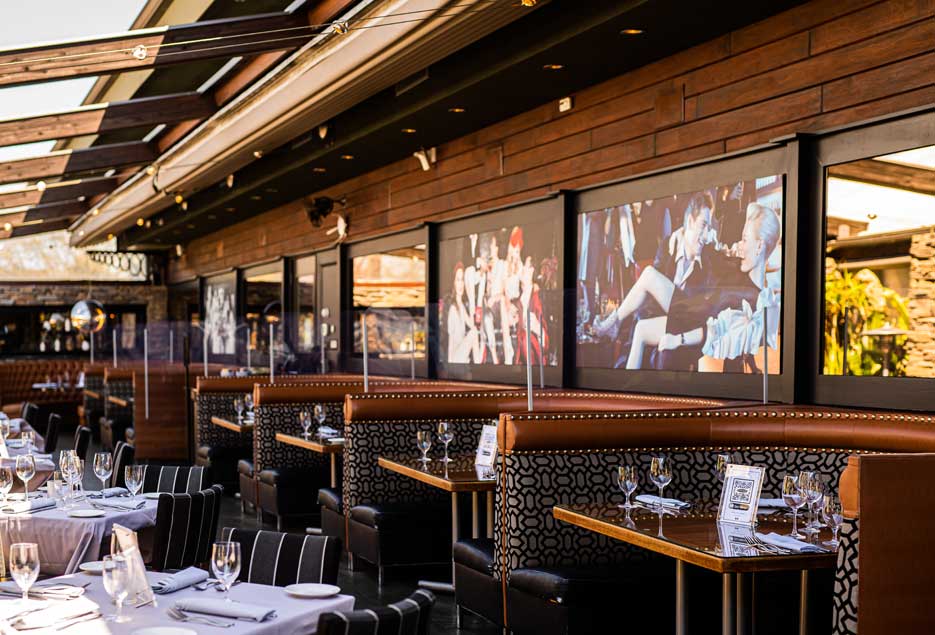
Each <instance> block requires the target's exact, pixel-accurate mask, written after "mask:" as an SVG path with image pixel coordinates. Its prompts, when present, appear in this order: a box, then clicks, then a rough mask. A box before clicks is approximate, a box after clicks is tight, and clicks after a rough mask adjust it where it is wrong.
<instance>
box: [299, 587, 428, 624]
mask: <svg viewBox="0 0 935 635" xmlns="http://www.w3.org/2000/svg"><path fill="white" fill-rule="evenodd" d="M434 604H435V596H434V595H433V594H432V593H431V592H430V591H426V590H425V589H419V590H418V591H416V592H415V593H413V594H412V595H410V596H409V597H408V598H406V599H405V600H402V601H400V602H394V603H393V604H389V605H387V606H385V607H380V608H376V609H366V610H360V611H336V612H332V613H324V614H323V615H322V616H321V617H320V618H318V630H317V631H316V633H318V635H427V634H428V632H429V630H430V628H431V617H430V616H431V611H432V606H434Z"/></svg>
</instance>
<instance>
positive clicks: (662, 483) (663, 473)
mask: <svg viewBox="0 0 935 635" xmlns="http://www.w3.org/2000/svg"><path fill="white" fill-rule="evenodd" d="M649 478H650V480H651V481H652V482H653V484H655V486H656V487H658V488H659V504H660V505H662V498H663V495H662V492H663V490H664V489H665V487H666V485H668V484H669V483H671V482H672V461H670V460H669V459H667V458H666V457H664V456H654V457H653V460H652V462H651V463H650V464H649Z"/></svg>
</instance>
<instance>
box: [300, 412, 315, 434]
mask: <svg viewBox="0 0 935 635" xmlns="http://www.w3.org/2000/svg"><path fill="white" fill-rule="evenodd" d="M299 423H300V424H301V425H302V438H303V439H305V440H308V431H309V428H311V427H312V415H311V413H310V412H309V411H308V410H303V411H302V412H300V413H299Z"/></svg>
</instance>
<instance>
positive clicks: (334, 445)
mask: <svg viewBox="0 0 935 635" xmlns="http://www.w3.org/2000/svg"><path fill="white" fill-rule="evenodd" d="M276 441H278V442H279V443H282V444H284V445H291V446H294V447H297V448H302V449H303V450H308V451H310V452H315V453H316V454H324V455H327V456H328V458H329V460H330V462H331V487H338V456H339V455H341V454H342V453H343V452H344V439H328V438H321V439H319V440H317V441H316V440H314V439H310V438H305V437H297V436H295V435H292V434H286V433H285V432H277V433H276Z"/></svg>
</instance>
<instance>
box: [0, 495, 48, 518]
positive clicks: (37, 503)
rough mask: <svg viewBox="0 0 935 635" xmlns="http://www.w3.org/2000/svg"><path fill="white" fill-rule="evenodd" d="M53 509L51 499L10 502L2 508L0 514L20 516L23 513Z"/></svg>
mask: <svg viewBox="0 0 935 635" xmlns="http://www.w3.org/2000/svg"><path fill="white" fill-rule="evenodd" d="M53 507H55V501H54V500H52V499H51V498H32V499H30V500H28V501H11V502H8V503H7V504H6V505H4V506H3V507H0V512H3V513H4V514H20V513H23V512H38V511H42V510H43V509H52V508H53Z"/></svg>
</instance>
